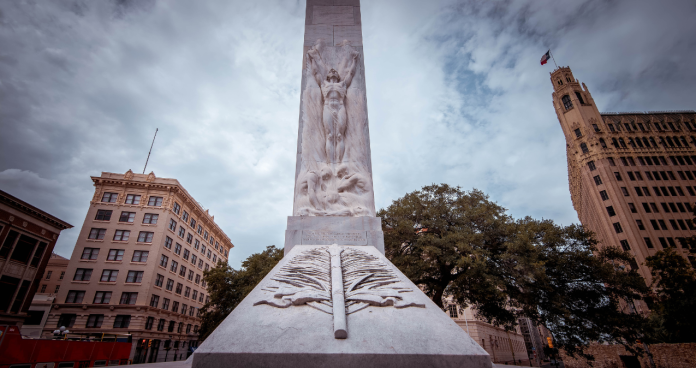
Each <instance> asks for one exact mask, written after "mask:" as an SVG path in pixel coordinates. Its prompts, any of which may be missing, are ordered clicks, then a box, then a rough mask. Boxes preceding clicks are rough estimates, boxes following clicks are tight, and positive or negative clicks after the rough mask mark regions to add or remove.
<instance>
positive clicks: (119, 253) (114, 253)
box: [106, 249, 125, 261]
mask: <svg viewBox="0 0 696 368" xmlns="http://www.w3.org/2000/svg"><path fill="white" fill-rule="evenodd" d="M124 252H125V249H109V256H108V257H106V260H107V261H120V260H123V253H124Z"/></svg>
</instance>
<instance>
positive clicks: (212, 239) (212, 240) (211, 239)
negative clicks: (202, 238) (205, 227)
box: [210, 236, 215, 245]
mask: <svg viewBox="0 0 696 368" xmlns="http://www.w3.org/2000/svg"><path fill="white" fill-rule="evenodd" d="M214 241H215V238H213V237H212V236H211V237H210V245H213V242H214Z"/></svg>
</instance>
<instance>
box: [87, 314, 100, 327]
mask: <svg viewBox="0 0 696 368" xmlns="http://www.w3.org/2000/svg"><path fill="white" fill-rule="evenodd" d="M102 322H104V315H103V314H90V315H89V317H88V318H87V325H85V327H86V328H99V327H101V325H102Z"/></svg>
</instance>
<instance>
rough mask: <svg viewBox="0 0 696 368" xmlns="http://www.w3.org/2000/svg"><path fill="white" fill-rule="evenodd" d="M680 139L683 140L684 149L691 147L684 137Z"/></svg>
mask: <svg viewBox="0 0 696 368" xmlns="http://www.w3.org/2000/svg"><path fill="white" fill-rule="evenodd" d="M679 139H680V140H681V142H682V144H683V145H684V147H689V143H688V142H687V141H686V139H685V138H684V137H680V138H679Z"/></svg>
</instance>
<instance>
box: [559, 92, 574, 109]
mask: <svg viewBox="0 0 696 368" xmlns="http://www.w3.org/2000/svg"><path fill="white" fill-rule="evenodd" d="M561 100H562V101H563V106H565V109H566V110H570V109H572V108H573V103H572V102H570V96H568V95H565V96H563V98H561Z"/></svg>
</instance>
